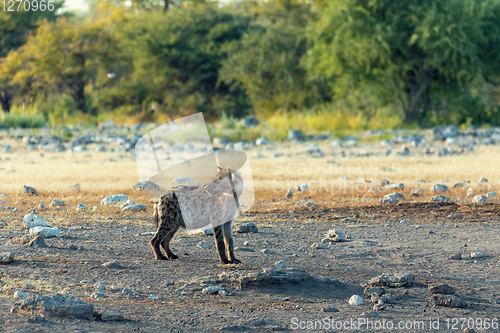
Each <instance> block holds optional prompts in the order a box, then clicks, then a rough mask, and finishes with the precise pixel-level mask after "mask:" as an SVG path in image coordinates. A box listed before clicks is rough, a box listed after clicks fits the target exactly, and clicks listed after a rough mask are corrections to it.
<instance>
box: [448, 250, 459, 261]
mask: <svg viewBox="0 0 500 333" xmlns="http://www.w3.org/2000/svg"><path fill="white" fill-rule="evenodd" d="M448 260H462V253H460V252H457V253H456V254H454V255H451V256H449V257H448Z"/></svg>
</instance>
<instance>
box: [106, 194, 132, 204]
mask: <svg viewBox="0 0 500 333" xmlns="http://www.w3.org/2000/svg"><path fill="white" fill-rule="evenodd" d="M127 200H128V196H126V195H125V194H117V195H110V196H107V197H106V198H104V199H102V200H101V205H114V204H117V203H120V202H122V201H127Z"/></svg>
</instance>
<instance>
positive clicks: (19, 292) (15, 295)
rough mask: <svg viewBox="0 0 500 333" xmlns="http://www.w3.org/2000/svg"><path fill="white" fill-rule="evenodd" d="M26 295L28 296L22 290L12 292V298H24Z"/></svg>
mask: <svg viewBox="0 0 500 333" xmlns="http://www.w3.org/2000/svg"><path fill="white" fill-rule="evenodd" d="M26 297H28V295H27V294H26V293H24V292H22V291H19V290H17V291H16V292H15V293H14V298H20V299H25V298H26Z"/></svg>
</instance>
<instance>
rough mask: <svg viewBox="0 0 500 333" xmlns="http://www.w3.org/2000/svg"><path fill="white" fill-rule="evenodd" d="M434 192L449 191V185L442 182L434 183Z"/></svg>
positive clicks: (432, 190)
mask: <svg viewBox="0 0 500 333" xmlns="http://www.w3.org/2000/svg"><path fill="white" fill-rule="evenodd" d="M431 192H432V193H444V192H449V190H448V186H446V185H442V184H434V185H432V189H431Z"/></svg>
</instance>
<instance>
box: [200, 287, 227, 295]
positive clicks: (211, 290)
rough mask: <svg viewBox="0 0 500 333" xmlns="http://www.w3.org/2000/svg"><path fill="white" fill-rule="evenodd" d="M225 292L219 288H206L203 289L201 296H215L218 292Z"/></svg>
mask: <svg viewBox="0 0 500 333" xmlns="http://www.w3.org/2000/svg"><path fill="white" fill-rule="evenodd" d="M221 290H225V289H224V288H222V287H221V286H208V287H205V288H203V290H202V293H203V294H217V293H218V292H219V291H221Z"/></svg>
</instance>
